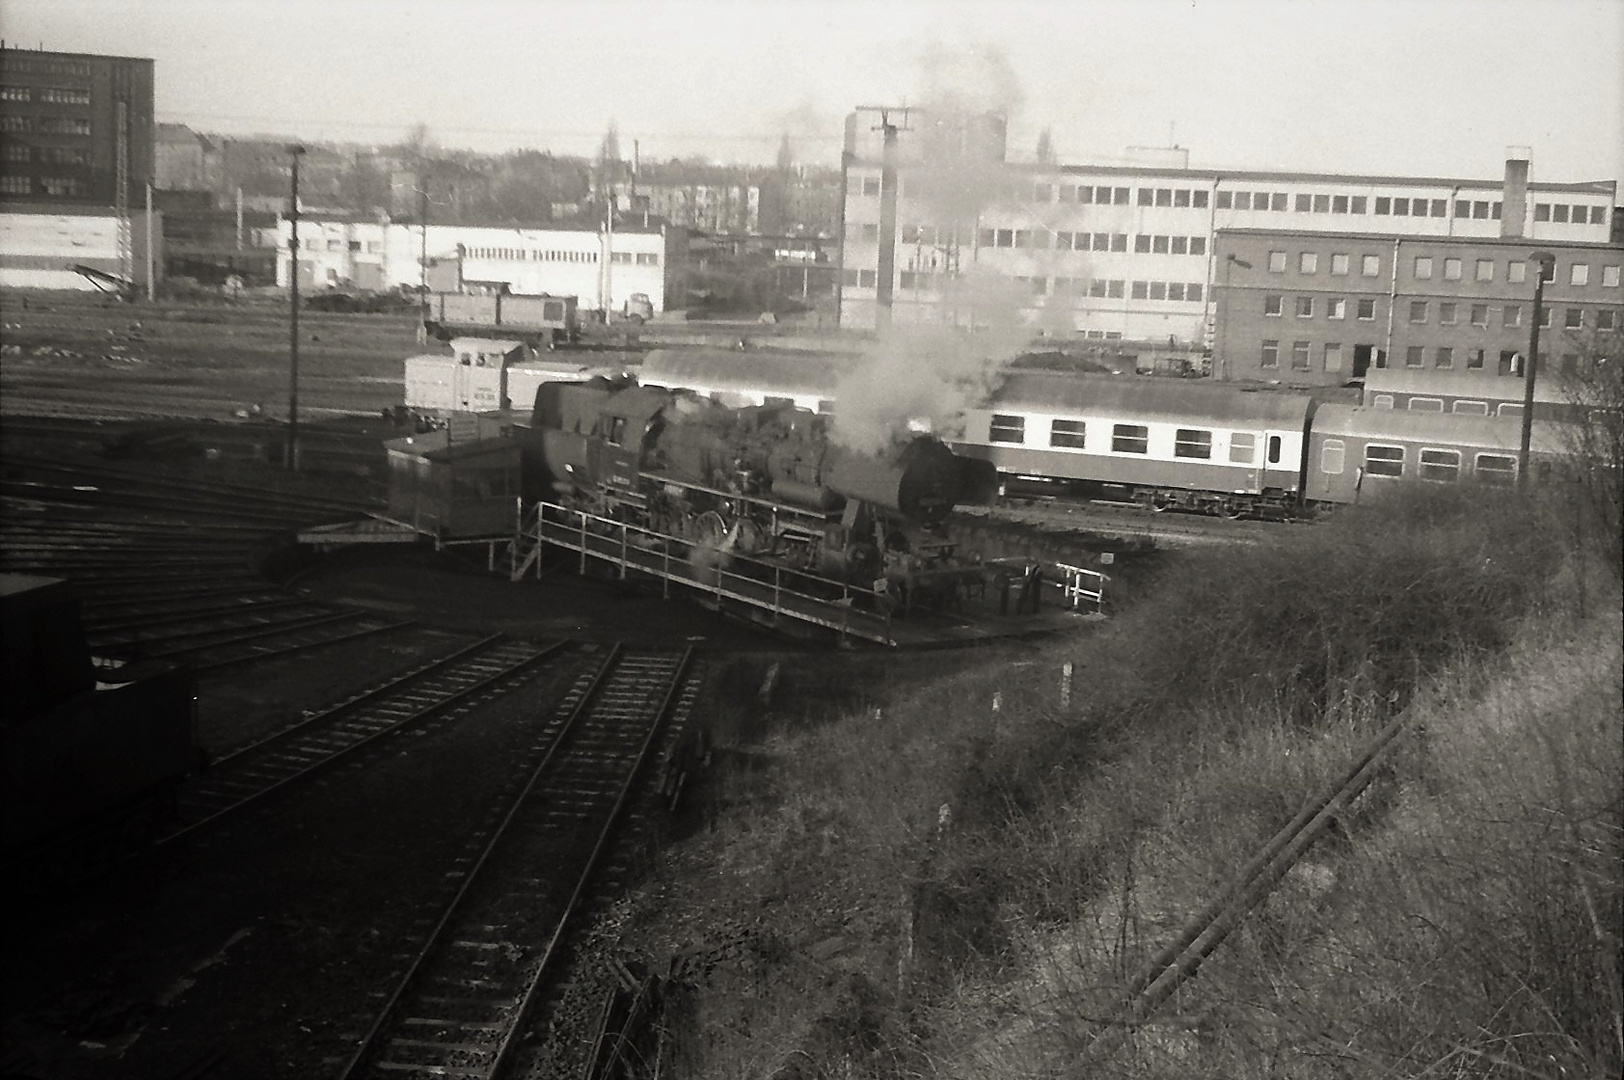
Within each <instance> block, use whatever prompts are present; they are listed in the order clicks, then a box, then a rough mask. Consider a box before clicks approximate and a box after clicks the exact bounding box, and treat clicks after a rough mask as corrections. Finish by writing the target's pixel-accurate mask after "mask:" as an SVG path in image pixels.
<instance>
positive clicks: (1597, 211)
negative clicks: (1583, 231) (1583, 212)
mask: <svg viewBox="0 0 1624 1080" xmlns="http://www.w3.org/2000/svg"><path fill="white" fill-rule="evenodd" d="M1590 224H1592V225H1605V224H1607V207H1605V206H1592V207H1591V208H1590Z"/></svg>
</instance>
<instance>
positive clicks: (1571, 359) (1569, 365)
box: [1562, 353, 1579, 375]
mask: <svg viewBox="0 0 1624 1080" xmlns="http://www.w3.org/2000/svg"><path fill="white" fill-rule="evenodd" d="M1578 373H1579V356H1578V354H1577V353H1563V354H1562V374H1564V375H1577V374H1578Z"/></svg>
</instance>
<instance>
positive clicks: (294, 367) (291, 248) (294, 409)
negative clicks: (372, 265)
mask: <svg viewBox="0 0 1624 1080" xmlns="http://www.w3.org/2000/svg"><path fill="white" fill-rule="evenodd" d="M304 152H305V148H304V147H302V146H290V147H288V156H289V157H290V158H292V160H293V198H292V200H291V202H292V207H291V209H290V211H289V213H288V219H289V220H290V221H291V222H292V223H293V233H292V235H291V236H290V237H289V239H288V300H289V304H288V462H287V465H288V470H289V471H290V472H297V471H298V469H299V158H300V157H301V156H302V155H303V154H304Z"/></svg>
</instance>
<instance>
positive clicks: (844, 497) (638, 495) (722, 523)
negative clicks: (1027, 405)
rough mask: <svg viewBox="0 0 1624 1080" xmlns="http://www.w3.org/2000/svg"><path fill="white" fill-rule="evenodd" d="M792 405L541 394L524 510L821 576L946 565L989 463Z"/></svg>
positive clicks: (991, 484)
mask: <svg viewBox="0 0 1624 1080" xmlns="http://www.w3.org/2000/svg"><path fill="white" fill-rule="evenodd" d="M825 424H826V420H825V418H823V417H820V416H818V415H816V414H815V413H812V412H809V411H808V410H805V409H798V408H795V407H794V406H791V405H787V404H786V405H764V406H752V407H746V408H730V407H728V406H725V405H722V404H719V403H718V402H715V401H713V400H710V399H708V398H705V397H701V396H699V395H698V394H695V393H692V392H689V391H684V390H667V389H660V388H656V387H648V386H638V385H636V384H635V383H632V382H630V381H611V380H608V379H602V378H600V379H595V380H592V381H590V382H587V383H545V384H543V385H542V386H541V387H539V388H538V390H537V394H536V404H535V410H534V414H533V416H532V422H531V430H530V433H529V436H528V438H527V439H526V440H525V443H524V447H523V450H522V456H521V473H522V476H523V478H524V487H525V495H526V498H527V499H531V500H536V499H543V500H546V501H548V502H550V503H554V504H557V505H561V506H562V507H564V508H566V509H573V510H583V511H587V512H589V513H591V514H594V515H598V516H600V517H605V518H610V519H613V520H616V521H622V522H627V523H629V524H634V525H636V526H638V527H639V528H642V529H647V530H650V531H651V532H654V533H659V534H662V535H664V536H667V537H675V538H677V539H679V540H682V541H685V542H686V543H687V544H688V545H689V546H690V550H691V552H692V553H693V554H692V555H691V556H690V557H691V558H696V557H697V558H706V557H709V558H715V559H724V558H729V557H730V556H734V555H742V556H750V557H751V558H752V559H754V560H757V561H758V562H760V563H764V564H767V565H778V566H782V567H786V568H790V569H794V570H800V571H806V572H809V573H814V574H817V575H820V576H824V577H829V578H835V579H839V580H845V581H850V582H854V583H855V582H860V583H862V584H864V585H869V584H872V583H874V582H877V581H882V580H885V581H892V582H896V583H899V584H903V585H908V584H912V583H917V582H918V581H919V580H920V579H921V575H928V574H929V573H931V572H933V571H946V570H951V569H952V568H953V567H954V561H953V550H952V544H951V542H950V541H949V539H948V537H947V534H946V531H945V529H944V527H943V526H944V523H945V522H946V519H947V516H948V514H949V513H950V511H951V510H952V509H953V507H954V506H955V505H959V504H966V503H983V504H985V503H990V502H991V501H992V500H993V499H994V498H995V496H996V492H997V476H996V471H995V469H994V468H993V466H992V465H991V464H990V463H988V462H984V461H975V460H971V459H967V458H963V457H960V456H958V455H956V454H954V453H953V452H952V451H951V450H950V449H948V448H947V446H945V445H944V444H943V443H942V442H940V441H939V440H937V439H935V438H933V437H931V436H928V435H916V436H904V437H901V438H898V439H897V440H896V441H894V442H893V443H892V444H891V445H889V446H887V447H885V448H884V449H882V450H880V451H879V452H877V453H865V452H861V451H857V450H853V449H850V448H847V447H843V446H839V445H836V444H835V443H833V442H831V441H830V439H829V436H828V433H827V431H826V430H825Z"/></svg>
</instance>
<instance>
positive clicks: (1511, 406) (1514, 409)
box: [1494, 401, 1522, 416]
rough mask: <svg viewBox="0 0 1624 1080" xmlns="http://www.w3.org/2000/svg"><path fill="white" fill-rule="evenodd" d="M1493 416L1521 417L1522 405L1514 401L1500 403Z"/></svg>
mask: <svg viewBox="0 0 1624 1080" xmlns="http://www.w3.org/2000/svg"><path fill="white" fill-rule="evenodd" d="M1494 414H1495V415H1496V416H1521V415H1522V405H1520V404H1519V403H1517V402H1515V401H1502V402H1501V403H1500V406H1499V408H1497V409H1496V410H1495V413H1494Z"/></svg>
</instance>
